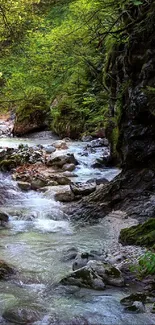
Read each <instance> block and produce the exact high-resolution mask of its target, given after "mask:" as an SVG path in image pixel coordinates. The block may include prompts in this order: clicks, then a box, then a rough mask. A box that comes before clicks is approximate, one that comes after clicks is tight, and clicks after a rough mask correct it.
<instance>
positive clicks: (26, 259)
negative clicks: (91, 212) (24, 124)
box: [0, 137, 155, 325]
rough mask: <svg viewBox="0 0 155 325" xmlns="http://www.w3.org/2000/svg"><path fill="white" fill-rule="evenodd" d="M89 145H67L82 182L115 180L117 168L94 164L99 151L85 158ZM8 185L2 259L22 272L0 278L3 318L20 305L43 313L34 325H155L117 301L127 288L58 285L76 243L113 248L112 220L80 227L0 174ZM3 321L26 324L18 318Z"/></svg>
mask: <svg viewBox="0 0 155 325" xmlns="http://www.w3.org/2000/svg"><path fill="white" fill-rule="evenodd" d="M52 141H57V140H55V139H52V138H51V139H46V138H44V137H43V138H39V139H37V138H35V137H34V138H32V139H13V138H4V139H2V138H1V139H0V146H10V147H12V146H14V147H16V146H17V145H18V144H19V143H28V144H29V145H36V144H47V143H48V144H49V143H50V144H51V143H52ZM84 146H86V143H81V142H72V143H69V150H68V151H69V152H73V153H74V154H75V156H76V158H77V159H78V161H79V162H80V165H79V166H78V167H77V169H76V170H75V172H76V174H77V179H78V180H79V181H83V180H87V179H90V178H91V179H92V178H99V177H101V176H102V177H105V178H107V179H108V180H111V179H112V178H113V177H114V176H115V175H117V174H118V173H119V171H118V170H117V169H114V168H113V169H94V168H91V165H92V163H93V162H94V161H95V159H96V158H97V157H100V156H101V151H102V150H103V149H102V148H99V149H98V150H97V152H96V153H90V154H89V155H88V156H81V152H82V151H83V147H84ZM4 185H5V188H6V197H7V200H6V204H5V206H3V207H1V210H4V211H6V212H8V213H9V216H10V220H9V224H8V227H7V228H1V230H0V252H1V254H0V257H1V259H4V260H5V261H6V262H8V263H12V264H13V265H14V266H15V267H16V268H17V270H19V277H17V279H16V280H9V281H7V282H5V281H4V282H3V281H1V282H0V317H1V315H2V314H3V313H4V311H6V310H7V309H10V308H14V309H16V308H17V307H21V308H25V309H27V310H30V309H31V310H35V311H37V312H38V313H39V315H40V320H39V321H37V322H34V323H33V324H36V325H50V324H51V325H52V324H54V325H57V324H58V325H59V324H61V325H62V324H66V325H67V324H79V325H86V324H89V325H125V324H127V325H134V324H135V325H147V324H148V325H153V324H155V322H154V321H153V319H152V318H151V317H150V316H149V315H147V314H126V313H125V312H124V308H123V306H121V305H120V303H119V301H120V299H121V298H122V297H124V296H126V295H127V294H128V293H129V292H128V289H127V288H124V289H114V288H113V289H108V290H105V291H103V292H101V291H99V292H97V291H93V290H86V289H81V290H73V288H70V289H67V288H65V287H62V286H57V285H56V284H57V283H58V282H59V280H61V278H62V277H63V276H64V275H66V274H67V273H68V272H69V271H70V270H71V265H72V261H70V262H65V261H64V259H63V257H64V254H65V252H66V251H67V250H68V249H70V248H72V247H75V248H77V249H78V250H79V251H81V252H83V251H90V250H91V249H93V250H100V249H106V250H107V251H108V250H110V249H111V245H112V238H111V229H110V224H108V223H106V224H105V223H104V220H103V221H102V223H101V224H98V225H94V226H88V225H87V226H86V227H82V228H79V227H78V226H77V225H75V224H73V223H70V222H69V220H68V219H67V216H66V215H65V213H64V212H63V206H62V204H61V203H58V202H55V201H54V199H49V198H47V197H45V196H44V194H43V193H39V192H34V191H30V192H27V193H25V192H22V191H21V190H20V189H19V188H18V186H17V184H16V182H14V181H13V180H12V179H11V176H9V175H7V174H2V173H1V174H0V188H3V186H4ZM0 324H8V325H9V324H28V323H27V322H26V323H19V322H18V321H17V320H12V319H10V321H6V322H4V321H3V320H2V318H0Z"/></svg>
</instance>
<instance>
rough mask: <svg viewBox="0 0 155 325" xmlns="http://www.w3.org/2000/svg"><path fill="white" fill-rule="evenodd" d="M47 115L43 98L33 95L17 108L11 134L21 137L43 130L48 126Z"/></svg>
mask: <svg viewBox="0 0 155 325" xmlns="http://www.w3.org/2000/svg"><path fill="white" fill-rule="evenodd" d="M49 113H50V110H49V106H48V104H47V101H46V98H45V96H44V95H41V94H35V95H34V96H33V97H32V98H30V99H29V100H27V101H24V102H22V104H21V105H20V106H19V107H18V109H17V111H16V120H15V125H14V129H13V134H14V135H22V134H26V133H29V132H33V131H36V130H42V129H45V127H47V124H48V122H47V120H48V118H49Z"/></svg>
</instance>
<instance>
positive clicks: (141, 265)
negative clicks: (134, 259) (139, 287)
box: [138, 251, 155, 276]
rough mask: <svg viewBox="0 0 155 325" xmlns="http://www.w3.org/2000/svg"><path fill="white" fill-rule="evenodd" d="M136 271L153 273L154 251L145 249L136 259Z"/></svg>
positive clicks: (154, 272)
mask: <svg viewBox="0 0 155 325" xmlns="http://www.w3.org/2000/svg"><path fill="white" fill-rule="evenodd" d="M138 272H139V273H140V274H141V275H143V276H144V275H149V274H152V275H154V274H155V253H153V252H151V251H147V252H146V253H145V254H144V255H143V256H141V257H140V259H139V261H138Z"/></svg>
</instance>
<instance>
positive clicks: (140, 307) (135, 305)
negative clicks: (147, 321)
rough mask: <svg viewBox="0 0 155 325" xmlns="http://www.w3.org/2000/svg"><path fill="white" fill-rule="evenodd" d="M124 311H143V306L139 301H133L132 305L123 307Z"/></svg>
mask: <svg viewBox="0 0 155 325" xmlns="http://www.w3.org/2000/svg"><path fill="white" fill-rule="evenodd" d="M125 311H128V312H129V311H130V312H135V313H145V306H144V304H143V303H142V302H141V301H134V302H133V304H132V305H130V306H127V307H125Z"/></svg>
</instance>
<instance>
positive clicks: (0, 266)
mask: <svg viewBox="0 0 155 325" xmlns="http://www.w3.org/2000/svg"><path fill="white" fill-rule="evenodd" d="M14 273H15V269H14V268H13V267H12V266H11V265H9V264H7V263H6V262H4V261H3V260H0V280H3V279H4V280H6V279H7V278H8V277H9V276H11V275H13V274H14Z"/></svg>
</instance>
